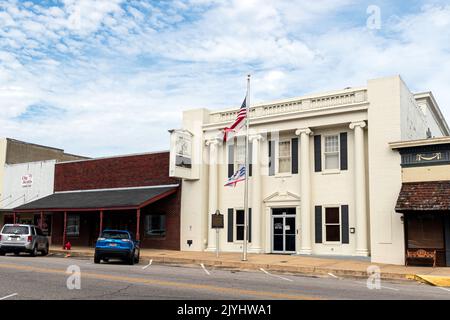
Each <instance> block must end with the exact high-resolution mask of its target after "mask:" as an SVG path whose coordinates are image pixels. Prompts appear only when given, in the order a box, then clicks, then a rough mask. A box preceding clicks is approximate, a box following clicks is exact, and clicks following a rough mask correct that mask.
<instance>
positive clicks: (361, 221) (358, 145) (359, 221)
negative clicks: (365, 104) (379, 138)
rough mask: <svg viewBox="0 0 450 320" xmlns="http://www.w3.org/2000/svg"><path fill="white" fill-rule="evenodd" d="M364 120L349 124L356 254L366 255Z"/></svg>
mask: <svg viewBox="0 0 450 320" xmlns="http://www.w3.org/2000/svg"><path fill="white" fill-rule="evenodd" d="M365 127H366V123H365V122H364V121H360V122H354V123H351V124H350V129H352V130H354V145H355V150H354V154H355V155H354V159H355V160H354V163H355V164H354V166H355V213H356V254H357V255H359V256H367V255H368V254H369V250H368V236H367V233H368V231H367V230H368V225H367V210H366V208H367V207H366V165H365V164H366V159H365V156H364V154H365V149H364V128H365Z"/></svg>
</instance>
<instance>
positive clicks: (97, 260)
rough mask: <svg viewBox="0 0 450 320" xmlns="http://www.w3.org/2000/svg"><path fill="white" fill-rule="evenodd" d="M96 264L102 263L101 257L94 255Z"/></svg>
mask: <svg viewBox="0 0 450 320" xmlns="http://www.w3.org/2000/svg"><path fill="white" fill-rule="evenodd" d="M94 263H100V257H99V255H98V254H95V255H94Z"/></svg>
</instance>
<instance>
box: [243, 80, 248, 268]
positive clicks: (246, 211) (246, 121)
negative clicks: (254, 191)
mask: <svg viewBox="0 0 450 320" xmlns="http://www.w3.org/2000/svg"><path fill="white" fill-rule="evenodd" d="M245 108H246V109H247V110H246V117H245V126H246V132H245V195H244V245H243V248H242V249H243V252H242V261H247V244H248V176H249V174H250V172H249V171H250V170H249V157H248V151H249V150H248V147H249V143H248V127H249V118H250V75H248V76H247V96H246V98H245Z"/></svg>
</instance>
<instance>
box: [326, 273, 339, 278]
mask: <svg viewBox="0 0 450 320" xmlns="http://www.w3.org/2000/svg"><path fill="white" fill-rule="evenodd" d="M328 275H329V276H331V277H333V278H335V279H339V277H337V276H335V275H334V274H332V273H331V272H328Z"/></svg>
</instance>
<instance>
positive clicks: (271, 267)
mask: <svg viewBox="0 0 450 320" xmlns="http://www.w3.org/2000/svg"><path fill="white" fill-rule="evenodd" d="M50 252H51V253H54V254H64V255H65V256H66V257H85V258H92V257H94V253H90V252H74V251H73V252H69V251H66V250H50ZM141 259H148V260H150V259H151V260H153V262H158V263H161V264H179V265H186V264H190V265H192V264H203V265H205V266H207V267H212V268H217V269H240V270H258V271H259V270H260V269H261V268H263V269H265V270H267V271H272V272H280V273H294V274H299V275H310V276H311V275H312V276H314V275H315V276H324V275H328V274H329V273H332V274H333V275H335V276H337V277H353V278H364V279H367V277H368V274H367V272H366V271H360V270H351V269H333V268H326V267H314V266H289V265H277V264H261V263H251V262H243V261H215V260H205V259H191V258H174V257H164V256H158V255H156V256H145V255H141ZM380 277H381V279H382V280H403V281H408V280H416V281H418V279H417V276H416V275H414V274H404V273H383V272H382V273H381V275H380Z"/></svg>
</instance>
